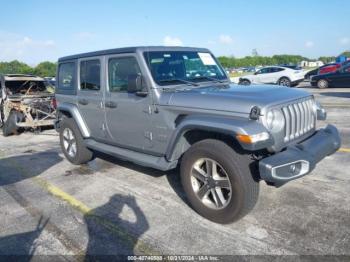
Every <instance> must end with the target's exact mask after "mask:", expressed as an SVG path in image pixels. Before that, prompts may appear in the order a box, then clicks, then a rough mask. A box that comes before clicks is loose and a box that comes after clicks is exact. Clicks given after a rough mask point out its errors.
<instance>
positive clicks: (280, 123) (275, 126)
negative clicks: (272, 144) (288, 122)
mask: <svg viewBox="0 0 350 262" xmlns="http://www.w3.org/2000/svg"><path fill="white" fill-rule="evenodd" d="M265 123H266V127H267V128H268V129H269V130H271V131H274V132H278V131H280V130H281V129H282V128H284V125H285V120H284V116H283V114H282V112H281V111H280V110H276V109H274V110H271V111H269V112H267V114H266V120H265Z"/></svg>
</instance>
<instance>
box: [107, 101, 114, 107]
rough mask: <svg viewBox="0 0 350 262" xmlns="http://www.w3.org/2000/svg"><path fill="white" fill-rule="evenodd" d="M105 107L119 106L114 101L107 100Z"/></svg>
mask: <svg viewBox="0 0 350 262" xmlns="http://www.w3.org/2000/svg"><path fill="white" fill-rule="evenodd" d="M105 107H108V108H116V107H117V103H114V102H112V101H107V102H105Z"/></svg>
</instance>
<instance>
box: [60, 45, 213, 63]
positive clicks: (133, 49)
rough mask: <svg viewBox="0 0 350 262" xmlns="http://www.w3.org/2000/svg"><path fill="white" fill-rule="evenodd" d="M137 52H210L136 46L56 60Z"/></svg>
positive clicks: (194, 49) (180, 48) (182, 48)
mask: <svg viewBox="0 0 350 262" xmlns="http://www.w3.org/2000/svg"><path fill="white" fill-rule="evenodd" d="M138 51H141V52H147V51H194V52H210V51H209V50H208V49H206V48H195V47H177V46H176V47H173V46H136V47H123V48H114V49H107V50H101V51H95V52H88V53H82V54H77V55H71V56H65V57H61V58H60V59H58V61H59V62H63V61H68V60H74V59H79V58H85V57H94V56H100V55H111V54H123V53H136V52H138Z"/></svg>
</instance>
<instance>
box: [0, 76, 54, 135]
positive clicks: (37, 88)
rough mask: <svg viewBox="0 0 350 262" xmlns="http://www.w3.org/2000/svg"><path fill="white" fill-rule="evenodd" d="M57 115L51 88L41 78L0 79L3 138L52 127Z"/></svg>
mask: <svg viewBox="0 0 350 262" xmlns="http://www.w3.org/2000/svg"><path fill="white" fill-rule="evenodd" d="M55 115H56V100H55V98H54V88H53V87H52V86H50V85H48V84H47V83H46V82H45V80H44V79H43V78H41V77H37V76H32V75H19V74H16V75H15V74H12V75H10V74H8V75H0V127H1V126H2V130H3V135H4V136H9V135H11V134H17V133H18V132H19V131H20V130H24V129H32V130H34V131H38V130H40V129H41V127H43V126H52V125H53V123H54V120H55Z"/></svg>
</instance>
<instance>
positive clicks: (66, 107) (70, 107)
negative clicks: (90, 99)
mask: <svg viewBox="0 0 350 262" xmlns="http://www.w3.org/2000/svg"><path fill="white" fill-rule="evenodd" d="M63 112H67V113H69V114H70V115H71V116H72V118H73V119H74V121H75V122H76V123H77V125H78V128H79V130H80V132H81V135H82V136H83V137H84V138H88V137H90V130H89V128H88V126H87V125H86V123H85V121H84V118H83V117H82V116H81V114H80V112H79V109H78V107H77V106H76V105H74V104H71V103H61V104H59V105H58V106H57V122H59V115H60V113H63Z"/></svg>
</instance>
